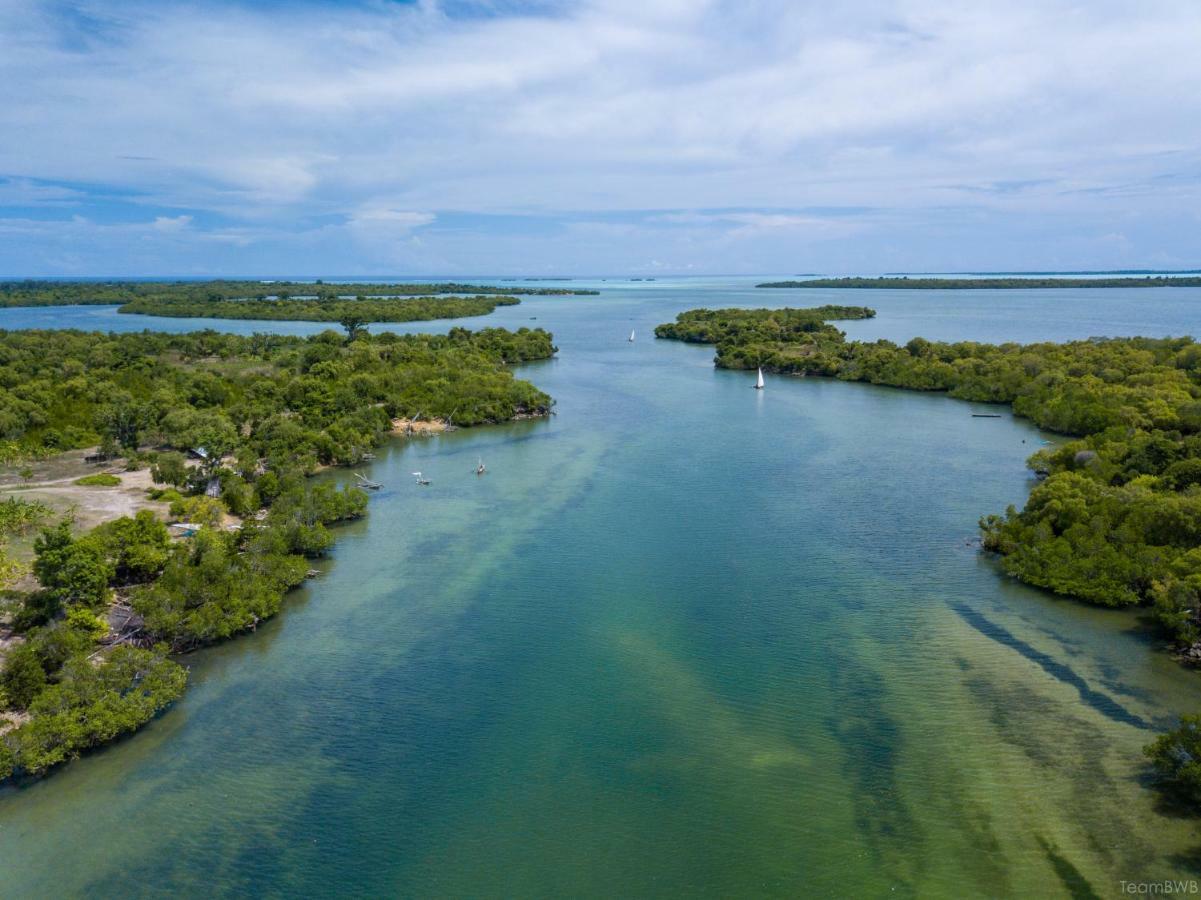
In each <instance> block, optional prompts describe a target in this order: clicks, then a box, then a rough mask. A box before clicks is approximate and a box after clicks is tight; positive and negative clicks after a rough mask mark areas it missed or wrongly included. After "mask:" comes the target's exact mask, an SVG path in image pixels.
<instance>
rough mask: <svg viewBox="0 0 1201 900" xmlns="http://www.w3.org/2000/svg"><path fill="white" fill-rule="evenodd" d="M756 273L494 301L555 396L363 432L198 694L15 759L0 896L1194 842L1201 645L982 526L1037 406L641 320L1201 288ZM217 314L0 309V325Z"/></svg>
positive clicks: (896, 324) (327, 886) (790, 890)
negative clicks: (1172, 776) (269, 603)
mask: <svg viewBox="0 0 1201 900" xmlns="http://www.w3.org/2000/svg"><path fill="white" fill-rule="evenodd" d="M755 280H757V279H687V280H675V281H656V282H650V283H645V282H644V283H625V282H615V281H608V282H604V283H599V284H598V286H599V287H600V288H601V289H602V291H603V294H602V296H600V297H555V298H531V299H527V300H525V301H523V303H522V304H521V305H520V306H518V307H513V308H506V309H502V310H498V312H497V313H496V314H494V315H492V316H489V317H486V318H485V319H481V320H475V321H474V323H477V324H478V323H480V322H487V323H488V324H504V325H509V326H513V327H515V326H519V325H523V324H529V325H540V326H543V327H546V328H548V329H550V330H552V331H553V332H554V333H555V336H556V343H557V344H558V345H559V347H560V353H559V355H558V358H557V359H555V360H553V361H551V362H546V363H540V364H535V365H531V366H528V367H526V369H525V370H524V375H525V377H528V378H530V379H531V380H533V381H534V382H535V383H537V384H538V385H539V386H541V387H543V388H544V389H546V390H548V391H549V392H550V393H551V394H552V395H554V396H555V397H556V399H557V400H558V408H557V412H558V414H557V415H556V416H555V417H553V418H552V419H551V420H549V421H545V422H524V423H516V424H513V425H507V426H501V427H495V428H487V429H476V430H469V431H460V432H456V433H454V434H451V435H447V436H444V437H440V438H431V439H427V440H415V441H413V442H410V443H408V444H405V443H403V442H399V441H398V442H396V443H394V444H393V445H391V446H389V447H388V448H386V449H385V450H383V451H381V453H380V454H379V458H378V459H377V460H376V462H375V464H374V465H373V466H372V467H371V469H370V470H368V473H369V475H370V476H371V477H372V478H375V479H377V480H380V481H383V482H384V483H385V485H386V487H385V489H384V490H383V491H382V492H380V494H379V495H377V496H374V497H373V498H372V506H371V513H370V515H369V517H368V518H367V519H366V520H365V521H363V522H361V523H356V524H355V525H353V526H350V527H348V528H344V529H342V530H341V532H340V535H339V537H340V539H339V542H338V545H337V547H336V549H335V551H334V552H333V553H332V554H331V556H330V559H329V561H328V563H324V564H323V569H324V574H323V575H322V577H321V578H319V579H317V580H315V581H314V582H312V583H311V584H310V585H309V586H308V587H306V588H305V589H303V590H301V591H298V592H297V593H296V594H295V595H293V597H292V598H291V600H290V602H289V604H288V606H287V608H286V610H285V612H284V613H283V614H282V615H281V616H280V617H278V618H277V619H275V620H274V621H272V622H271V623H269V624H268V625H266V626H265V627H263V628H260V629H259V631H258V633H257V634H254V635H249V636H247V637H245V638H242V639H239V640H236V641H233V642H232V643H230V644H227V645H225V646H222V647H219V648H216V649H213V650H210V651H206V652H203V653H199V654H195V655H193V656H191V657H189V658H188V662H189V664H190V665H191V667H192V686H191V689H190V691H189V693H188V694H187V696H186V697H185V699H184V700H183V701H182V702H181V703H179V704H178V705H177V706H176V707H175V708H173V709H172V710H171V711H170V712H168V713H167V714H166V715H164V716H163V717H162V718H160V719H159V720H157V721H156V722H155V723H154V724H153V725H152V726H150V727H149V728H147V729H145V730H144V731H143V732H140V733H139V734H137V735H135V736H134V737H132V738H130V739H128V740H126V741H123V742H121V743H120V744H118V745H116V746H113V747H111V748H108V749H106V750H104V751H103V752H100V753H96V754H93V755H91V756H89V757H87V758H86V759H84V760H81V761H79V762H77V763H74V764H72V765H70V766H69V767H67V768H65V769H63V770H62V771H60V772H58V773H56V774H55V775H54V776H53V777H52V778H49V779H47V780H45V781H43V782H41V783H38V784H35V785H33V786H31V787H28V788H25V789H22V790H15V789H8V790H5V791H0V873H2V879H3V880H2V881H0V895H2V896H4V897H6V898H7V897H43V896H58V895H71V894H83V893H91V894H96V895H113V894H119V895H123V896H124V895H140V894H174V895H181V896H212V895H217V896H224V895H234V894H243V895H245V894H254V895H258V894H267V895H301V896H332V895H346V894H349V895H362V896H365V895H403V896H423V897H424V896H446V897H462V896H510V897H511V896H521V897H533V896H606V897H608V896H691V895H697V894H704V895H711V896H797V895H799V894H800V895H818V896H821V895H836V896H844V895H853V896H877V895H884V894H888V895H898V896H922V897H929V896H946V897H957V896H969V895H982V894H987V895H993V896H1005V895H1037V896H1060V895H1062V896H1067V895H1069V894H1071V893H1072V892H1073V891H1075V892H1076V893H1077V895H1080V893H1081V892H1082V891H1084V890H1085V886H1086V885H1087V886H1089V887H1091V889H1092V890H1093V891H1095V892H1096V893H1097V894H1100V895H1112V894H1116V893H1117V892H1118V882H1119V881H1121V880H1126V881H1143V880H1157V879H1162V878H1168V877H1196V870H1195V863H1192V862H1190V861H1191V860H1193V859H1195V858H1196V853H1197V850H1198V845H1199V844H1201V836H1198V834H1197V831H1196V826H1195V824H1194V823H1192V822H1189V821H1182V820H1178V819H1173V818H1171V817H1169V816H1167V815H1165V814H1163V813H1162V812H1160V811H1158V810H1157V809H1156V807H1155V803H1154V799H1155V798H1154V795H1153V794H1152V793H1151V792H1149V791H1147V790H1146V789H1145V787H1144V786H1143V785H1142V784H1141V783H1140V780H1141V778H1142V777H1143V769H1142V767H1141V764H1140V759H1139V748H1140V747H1141V745H1142V744H1143V743H1145V742H1146V741H1147V740H1148V738H1149V735H1150V734H1151V733H1152V729H1153V728H1155V727H1158V726H1161V725H1163V724H1164V723H1166V722H1167V721H1169V720H1170V718H1171V717H1172V716H1173V715H1175V714H1176V713H1179V712H1182V711H1201V702H1198V694H1197V687H1198V685H1197V681H1196V675H1195V674H1193V673H1190V672H1187V671H1185V670H1184V669H1182V668H1180V667H1178V666H1176V665H1174V664H1173V663H1171V662H1170V660H1168V659H1167V658H1166V657H1165V656H1163V655H1162V654H1156V653H1153V652H1151V650H1152V647H1153V641H1152V639H1151V638H1150V637H1149V632H1148V631H1147V630H1146V629H1145V628H1144V626H1143V625H1142V624H1141V623H1140V621H1139V619H1138V618H1137V616H1136V615H1133V614H1125V613H1111V612H1105V611H1101V610H1095V609H1090V608H1087V607H1083V606H1080V605H1077V604H1074V603H1071V602H1067V601H1062V600H1056V599H1054V598H1051V597H1048V596H1046V595H1044V594H1041V593H1039V592H1036V591H1032V590H1029V589H1026V588H1024V587H1022V586H1020V585H1017V584H1015V583H1013V582H1012V581H1009V580H1008V579H1006V578H1004V577H1003V576H1002V575H1000V574H999V573H998V571H997V569H996V567H995V565H994V564H993V563H992V562H991V561H990V560H989V559H987V558H984V557H982V556H980V555H979V553H978V552H977V551H976V549H975V548H974V547H973V546H970V545H969V543H968V542H969V541H970V540H971V539H972V538H973V537H974V536H975V522H976V519H977V518H978V517H979V516H980V515H981V514H984V513H988V512H994V511H1000V510H1002V509H1003V508H1004V507H1005V505H1006V504H1008V503H1020V502H1021V501H1022V499H1023V498H1024V496H1025V494H1026V492H1027V491H1028V489H1029V486H1030V482H1029V480H1028V478H1027V474H1026V472H1025V470H1024V468H1023V461H1024V459H1025V457H1026V456H1027V455H1028V454H1029V453H1030V452H1032V450H1033V449H1035V447H1036V446H1038V445H1039V444H1038V442H1039V441H1040V440H1044V439H1053V438H1052V437H1051V436H1048V435H1041V434H1040V433H1039V432H1038V431H1037V430H1036V429H1034V428H1032V427H1031V426H1029V425H1028V424H1026V423H1023V422H1021V421H1015V420H1012V419H1010V418H1003V419H972V418H970V415H969V413H970V412H971V410H972V406H971V405H970V404H965V403H960V402H957V401H953V400H949V399H947V398H945V397H941V396H935V395H925V394H915V393H905V392H901V391H894V390H889V389H883V388H873V387H869V386H865V385H854V384H842V383H838V382H831V381H824V380H820V379H797V380H787V379H781V378H776V379H771V380H770V381H769V383H768V389H767V390H766V391H763V392H756V391H752V390H750V381H749V380H748V378H747V376H746V375H745V374H743V373H732V372H722V371H716V370H714V369H713V368H712V365H711V360H712V350H711V349H709V348H704V347H694V346H685V345H681V344H675V343H667V342H656V341H654V340H653V339H651V329H652V327H653V326H654V325H655V324H657V323H658V322H662V321H667V320H668V319H670V318H671V317H673V316H674V315H675V313H676V312H677V311H679V310H682V309H686V308H689V307H692V306H696V305H710V306H713V305H736V304H737V305H743V304H750V305H784V304H794V305H796V304H798V303H804V304H806V305H815V304H817V303H826V302H844V303H850V302H864V303H868V304H870V305H872V306H875V307H876V308H877V309H879V310H880V312H881V315H880V317H879V318H878V319H876V320H873V321H870V322H860V323H849V326H850V327H848V328H847V329H846V330H847V331H848V332H849V333H851V334H852V336H855V337H866V338H874V337H877V336H888V337H892V338H894V339H899V340H907V339H908V338H909V337H912V336H913V335H915V334H923V335H925V336H928V337H933V338H946V337H953V338H959V337H962V338H971V339H978V340H979V339H991V340H1010V339H1014V340H1034V339H1055V340H1061V339H1067V338H1073V337H1087V336H1090V335H1096V334H1123V333H1125V334H1129V333H1143V334H1180V333H1186V332H1189V331H1194V330H1196V328H1195V324H1194V323H1196V322H1197V321H1199V319H1198V316H1197V311H1198V310H1201V290H1194V289H1179V288H1177V289H1165V290H1162V291H1161V290H1145V289H1138V290H1132V291H1111V290H1107V291H1096V292H1093V291H1083V290H1070V291H1068V290H1065V291H1040V292H1028V293H1027V292H1022V293H1021V294H1018V293H1015V292H996V293H991V292H990V293H989V295H988V296H981V294H983V293H984V292H962V293H952V292H937V293H936V294H921V293H918V292H896V293H893V292H881V291H872V292H863V293H861V294H859V293H857V294H854V295H853V296H854V297H855V298H856V299H854V300H852V299H850V297H849V296H848V294H849V293H850V292H838V293H837V294H834V292H818V291H813V292H791V291H772V292H767V291H755V290H754V289H753V287H752V285H753V284H754V282H755ZM574 283H575V284H582V282H574ZM859 298H863V299H859ZM531 316H534V317H536V321H531V320H530V317H531ZM213 324H214V323H212V322H197V321H196V320H166V319H150V320H146V319H142V318H141V317H133V316H118V315H117V314H116V313H114V312H112V311H111V310H110V309H107V308H86V309H84V310H77V309H71V310H61V309H60V310H52V311H36V312H31V311H27V310H0V327H9V328H12V327H31V326H36V327H46V326H48V325H54V326H57V327H66V326H73V327H89V328H113V327H120V328H141V327H146V325H149V326H150V327H168V328H172V329H183V328H194V327H197V326H199V327H204V326H212V325H213ZM274 324H275V323H270V324H264V323H247V322H237V323H232V326H231V327H232V328H233V329H234V330H241V331H253V330H267V329H271V328H273V327H274ZM449 324H450V323H418V324H417V325H416V326H414V327H413V328H412V329H411V330H443V329H445V328H446V327H449ZM631 328H636V329H637V331H638V335H639V339H638V340H637V341H636V342H635V343H634V344H630V343H628V342H627V341H626V337H627V336H628V334H629V331H630V329H631ZM283 330H296V331H301V330H303V329H301V328H295V329H293V328H285V329H283ZM477 456H482V457H483V458H484V460H485V462H486V463H487V464H488V467H489V474H488V475H486V476H485V477H483V478H476V477H475V476H474V475H473V474H472V469H473V467H474V464H475V461H476V458H477ZM416 469H420V470H422V471H423V472H425V473H426V474H427V475H429V476H430V477H431V479H432V482H433V483H432V484H431V485H430V486H429V487H428V488H423V489H422V488H418V487H417V486H416V485H414V484H413V483H412V478H411V477H410V475H409V473H410V472H411V471H413V470H416ZM331 477H334V478H336V479H339V480H341V479H345V478H347V477H348V475H347V474H346V473H337V474H335V475H333V476H331Z"/></svg>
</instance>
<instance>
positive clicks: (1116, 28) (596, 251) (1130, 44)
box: [0, 0, 1201, 277]
mask: <svg viewBox="0 0 1201 900" xmlns="http://www.w3.org/2000/svg"><path fill="white" fill-rule="evenodd" d="M1199 47H1201V3H1198V2H1197V0H1180V2H1175V0H1140V2H1138V3H1130V2H1127V0H1120V2H1119V0H1075V2H1066V0H1005V2H990V0H975V2H956V0H843V2H831V0H823V2H808V0H791V2H789V0H730V2H725V0H581V2H575V3H569V2H557V0H532V2H519V0H474V2H472V0H458V2H451V0H441V2H439V0H415V2H395V0H346V2H335V0H291V2H289V0H256V2H251V0H186V2H184V0H109V2H98V0H0V274H3V275H5V276H41V275H57V276H89V275H90V276H149V275H181V276H184V275H261V276H278V275H293V276H310V277H318V276H325V277H336V276H339V275H341V276H363V275H413V276H420V275H462V276H468V275H487V274H497V275H524V276H545V277H550V276H555V275H562V276H584V275H600V274H605V275H608V274H632V275H639V274H646V275H651V274H672V273H680V274H697V275H700V274H739V273H746V274H751V273H778V274H790V273H808V272H819V273H852V272H854V273H863V274H870V273H879V272H893V271H913V272H921V271H936V272H954V271H982V270H984V271H998V270H1019V271H1020V270H1054V269H1072V270H1076V269H1122V268H1151V269H1177V268H1196V267H1201V203H1198V199H1199V198H1201V90H1199V86H1201V50H1199V49H1198V48H1199Z"/></svg>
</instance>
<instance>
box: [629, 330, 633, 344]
mask: <svg viewBox="0 0 1201 900" xmlns="http://www.w3.org/2000/svg"><path fill="white" fill-rule="evenodd" d="M630 343H631V344H632V343H634V329H633V328H631V329H630Z"/></svg>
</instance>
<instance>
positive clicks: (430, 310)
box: [117, 294, 521, 324]
mask: <svg viewBox="0 0 1201 900" xmlns="http://www.w3.org/2000/svg"><path fill="white" fill-rule="evenodd" d="M520 302H521V301H520V300H518V299H517V298H516V297H508V296H504V295H496V294H487V295H482V296H473V297H361V298H357V299H352V300H343V299H328V298H326V299H314V298H312V297H303V298H302V297H289V298H288V299H279V298H273V299H259V298H255V299H252V300H219V299H200V298H190V297H166V296H163V297H139V298H138V299H136V300H130V301H129V302H128V303H126V304H125V305H123V306H122V307H120V308H119V309H118V310H117V312H119V313H125V314H128V315H143V316H167V317H171V318H181V319H198V318H203V319H262V320H266V321H289V322H344V321H347V320H352V319H353V320H355V321H358V322H361V323H364V324H365V323H367V322H424V321H428V320H430V319H459V318H463V317H464V316H485V315H487V314H488V313H490V312H492V311H493V310H495V309H496V308H497V307H498V306H515V305H516V304H518V303H520Z"/></svg>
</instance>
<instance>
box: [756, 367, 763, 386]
mask: <svg viewBox="0 0 1201 900" xmlns="http://www.w3.org/2000/svg"><path fill="white" fill-rule="evenodd" d="M755 390H757V391H761V390H763V368H762V367H760V368H759V377H758V378H757V379H756V380H755Z"/></svg>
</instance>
